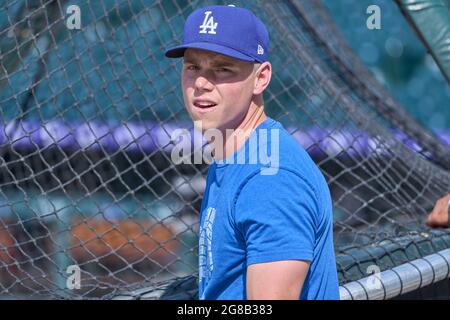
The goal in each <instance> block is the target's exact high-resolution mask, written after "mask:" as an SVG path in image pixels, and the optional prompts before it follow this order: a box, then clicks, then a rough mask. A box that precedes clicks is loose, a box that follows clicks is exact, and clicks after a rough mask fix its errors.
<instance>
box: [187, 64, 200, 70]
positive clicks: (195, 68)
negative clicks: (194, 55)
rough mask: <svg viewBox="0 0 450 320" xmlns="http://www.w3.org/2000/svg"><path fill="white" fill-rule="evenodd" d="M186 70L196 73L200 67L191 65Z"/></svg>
mask: <svg viewBox="0 0 450 320" xmlns="http://www.w3.org/2000/svg"><path fill="white" fill-rule="evenodd" d="M186 69H187V70H190V71H195V70H198V67H197V66H194V65H190V66H187V67H186Z"/></svg>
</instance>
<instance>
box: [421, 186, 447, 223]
mask: <svg viewBox="0 0 450 320" xmlns="http://www.w3.org/2000/svg"><path fill="white" fill-rule="evenodd" d="M449 211H450V194H447V195H446V196H445V197H443V198H440V199H439V200H438V201H436V204H435V205H434V208H433V211H431V213H430V214H429V215H428V219H427V222H426V223H427V225H428V226H429V227H432V228H438V227H443V228H450V213H449Z"/></svg>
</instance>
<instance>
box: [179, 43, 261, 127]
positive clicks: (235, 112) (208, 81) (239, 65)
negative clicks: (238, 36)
mask: <svg viewBox="0 0 450 320" xmlns="http://www.w3.org/2000/svg"><path fill="white" fill-rule="evenodd" d="M256 67H257V65H255V64H254V63H252V62H245V61H241V60H237V59H233V58H229V57H226V56H223V55H220V54H216V53H213V52H210V51H205V50H198V49H187V50H186V51H185V53H184V62H183V71H182V75H181V81H182V87H183V98H184V104H185V106H186V108H187V111H188V112H189V114H190V116H191V118H192V120H194V121H201V125H202V128H203V130H208V129H212V128H215V129H219V130H222V131H223V130H225V129H236V128H237V127H238V126H239V124H240V123H241V122H242V120H243V119H244V117H245V115H246V114H247V111H248V109H249V106H250V103H251V101H252V97H253V90H254V86H255V77H256V72H255V68H256Z"/></svg>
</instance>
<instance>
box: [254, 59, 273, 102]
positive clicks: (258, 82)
mask: <svg viewBox="0 0 450 320" xmlns="http://www.w3.org/2000/svg"><path fill="white" fill-rule="evenodd" d="M271 77H272V65H271V64H270V62H267V61H266V62H264V63H262V64H261V65H260V66H259V67H258V70H256V77H255V88H254V89H253V94H254V95H259V94H261V93H263V91H264V90H265V89H266V88H267V86H268V85H269V83H270V79H271Z"/></svg>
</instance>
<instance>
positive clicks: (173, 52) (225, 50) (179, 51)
mask: <svg viewBox="0 0 450 320" xmlns="http://www.w3.org/2000/svg"><path fill="white" fill-rule="evenodd" d="M186 49H201V50H207V51H212V52H215V53H219V54H223V55H224V56H228V57H231V58H235V59H238V60H243V61H248V62H251V61H257V60H256V59H255V58H252V57H250V56H248V55H246V54H243V53H241V52H239V51H237V50H234V49H231V48H229V47H225V46H221V45H218V44H215V43H209V42H193V43H189V44H185V45H181V46H176V47H172V48H170V49H168V50H167V51H166V54H165V55H166V57H168V58H181V57H183V56H184V52H185V51H186Z"/></svg>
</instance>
